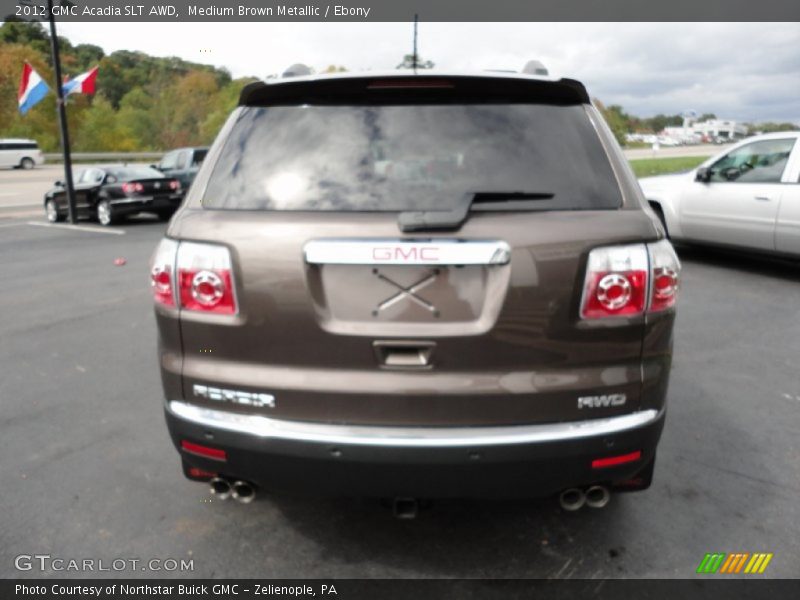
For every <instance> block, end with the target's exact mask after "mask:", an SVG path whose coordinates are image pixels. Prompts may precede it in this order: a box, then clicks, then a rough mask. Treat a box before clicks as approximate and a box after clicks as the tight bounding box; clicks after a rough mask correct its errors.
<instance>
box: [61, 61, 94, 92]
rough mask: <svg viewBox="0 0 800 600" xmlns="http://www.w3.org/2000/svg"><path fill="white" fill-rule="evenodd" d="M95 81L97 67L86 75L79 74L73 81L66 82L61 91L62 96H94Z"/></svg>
mask: <svg viewBox="0 0 800 600" xmlns="http://www.w3.org/2000/svg"><path fill="white" fill-rule="evenodd" d="M96 80H97V67H95V68H94V69H92V70H91V71H86V73H81V74H80V75H77V76H76V77H74V78H73V79H70V80H69V81H67V82H66V83H65V84H64V85H63V87H62V89H63V90H64V95H65V96H69V95H70V94H94V88H95V81H96Z"/></svg>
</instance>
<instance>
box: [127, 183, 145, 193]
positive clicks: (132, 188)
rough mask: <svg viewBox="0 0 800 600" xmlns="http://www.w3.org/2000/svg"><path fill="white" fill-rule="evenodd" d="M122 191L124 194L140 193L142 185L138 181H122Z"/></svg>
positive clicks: (142, 188) (142, 189)
mask: <svg viewBox="0 0 800 600" xmlns="http://www.w3.org/2000/svg"><path fill="white" fill-rule="evenodd" d="M122 191H123V192H125V193H126V194H141V193H142V192H143V191H144V185H142V184H141V183H139V182H127V183H123V184H122Z"/></svg>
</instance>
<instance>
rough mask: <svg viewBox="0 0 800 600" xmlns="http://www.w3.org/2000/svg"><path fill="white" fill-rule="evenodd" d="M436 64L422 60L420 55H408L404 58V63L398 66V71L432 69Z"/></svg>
mask: <svg viewBox="0 0 800 600" xmlns="http://www.w3.org/2000/svg"><path fill="white" fill-rule="evenodd" d="M433 67H434V63H433V62H432V61H430V60H422V58H421V57H420V56H419V55H416V56H415V55H414V54H406V55H405V56H403V62H401V63H400V64H399V65H397V68H398V69H432V68H433Z"/></svg>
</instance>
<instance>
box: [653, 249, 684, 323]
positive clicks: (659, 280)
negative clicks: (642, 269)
mask: <svg viewBox="0 0 800 600" xmlns="http://www.w3.org/2000/svg"><path fill="white" fill-rule="evenodd" d="M647 249H648V251H649V253H650V271H651V273H652V277H653V285H652V287H653V290H652V292H651V294H650V308H649V312H658V311H662V310H666V309H668V308H671V307H673V306H675V302H676V301H677V299H678V287H679V283H680V272H681V263H680V261H679V260H678V255H677V254H675V250H674V249H673V248H672V244H670V243H669V242H668V241H667V240H661V241H660V242H656V243H655V244H648V245H647Z"/></svg>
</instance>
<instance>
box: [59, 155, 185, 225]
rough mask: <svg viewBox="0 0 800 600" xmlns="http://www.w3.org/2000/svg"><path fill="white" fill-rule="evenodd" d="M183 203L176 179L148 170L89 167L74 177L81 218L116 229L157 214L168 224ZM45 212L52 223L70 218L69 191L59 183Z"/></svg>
mask: <svg viewBox="0 0 800 600" xmlns="http://www.w3.org/2000/svg"><path fill="white" fill-rule="evenodd" d="M181 200H183V190H182V189H181V184H180V182H179V181H178V180H177V179H172V178H168V177H166V176H165V175H164V174H163V173H161V172H159V171H157V170H155V169H153V168H151V167H146V166H138V165H132V166H128V165H108V166H103V167H90V168H88V169H84V170H83V171H81V172H79V173H78V174H77V176H76V177H75V206H76V208H77V212H78V216H79V217H88V218H91V219H96V220H97V221H99V222H100V224H101V225H106V226H107V225H113V224H114V223H116V222H118V221H119V220H120V219H121V218H123V217H125V216H128V215H133V214H137V213H140V212H149V213H155V214H156V215H158V217H159V218H160V219H162V220H164V221H166V220H169V218H170V217H171V216H172V214H173V213H174V212H175V211H176V210H178V207H179V206H180V204H181ZM44 209H45V212H46V214H47V220H48V221H50V222H51V223H56V222H58V221H63V220H64V219H65V218H66V217H67V215H68V207H67V194H66V187H65V186H64V184H63V182H61V181H56V183H55V186H54V187H53V188H52V189H50V190H49V191H48V192H47V193H46V194H45V196H44Z"/></svg>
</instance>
